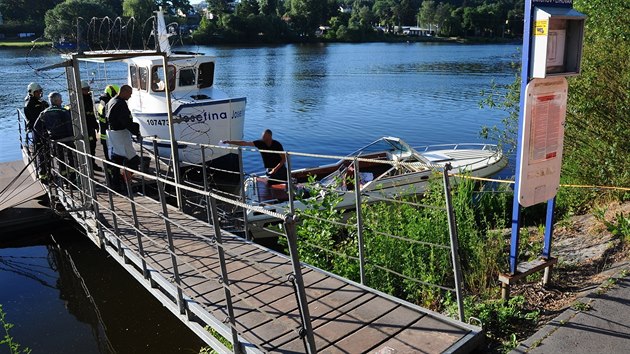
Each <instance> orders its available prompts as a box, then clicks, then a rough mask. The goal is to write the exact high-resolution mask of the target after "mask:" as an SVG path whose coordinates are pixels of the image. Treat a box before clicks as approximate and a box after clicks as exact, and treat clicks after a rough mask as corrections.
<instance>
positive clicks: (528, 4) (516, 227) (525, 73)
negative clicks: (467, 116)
mask: <svg viewBox="0 0 630 354" xmlns="http://www.w3.org/2000/svg"><path fill="white" fill-rule="evenodd" d="M531 10H532V0H525V15H524V19H525V23H524V24H523V50H522V56H521V95H520V96H521V97H520V103H519V107H520V108H519V114H518V138H517V140H516V141H517V143H516V158H517V162H516V170H515V171H514V175H515V181H514V199H513V200H512V236H511V240H510V273H511V274H516V266H517V265H518V243H519V238H520V228H521V223H520V219H521V206H520V204H519V203H518V196H519V193H520V191H519V188H518V185H519V179H520V178H519V175H520V169H521V167H520V164H519V162H518V161H520V160H522V158H521V156H522V154H523V151H522V150H523V148H522V145H523V144H522V143H521V142H522V141H523V131H524V130H525V100H526V97H525V89H526V88H527V83H528V82H529V56H530V48H531V30H532V11H531ZM508 292H509V289H508Z"/></svg>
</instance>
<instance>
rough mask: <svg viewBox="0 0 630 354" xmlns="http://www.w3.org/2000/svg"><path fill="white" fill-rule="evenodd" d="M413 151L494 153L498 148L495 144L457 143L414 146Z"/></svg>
mask: <svg viewBox="0 0 630 354" xmlns="http://www.w3.org/2000/svg"><path fill="white" fill-rule="evenodd" d="M413 149H414V150H416V151H418V152H428V151H435V150H463V149H471V150H491V151H496V150H497V149H498V147H497V145H496V144H486V143H457V144H432V145H422V146H414V147H413Z"/></svg>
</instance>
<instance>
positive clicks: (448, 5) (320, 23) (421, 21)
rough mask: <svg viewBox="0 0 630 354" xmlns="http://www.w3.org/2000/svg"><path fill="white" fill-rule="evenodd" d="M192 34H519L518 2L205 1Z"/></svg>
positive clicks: (275, 37)
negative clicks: (406, 29)
mask: <svg viewBox="0 0 630 354" xmlns="http://www.w3.org/2000/svg"><path fill="white" fill-rule="evenodd" d="M207 3H208V13H209V14H211V15H209V16H207V17H204V18H203V19H202V21H201V25H200V27H199V29H198V30H197V32H196V33H195V37H196V39H197V40H198V41H199V42H202V43H203V42H211V41H213V40H214V41H221V40H223V41H227V42H233V41H237V40H241V41H263V42H264V41H287V40H296V39H302V40H303V39H312V38H314V37H316V36H317V37H321V38H323V39H326V40H337V41H370V40H380V39H384V38H385V37H387V36H393V35H397V34H401V33H402V31H403V26H415V27H421V28H422V29H425V30H427V31H425V33H429V34H431V35H438V36H449V37H450V36H459V37H518V36H520V35H522V27H523V7H524V4H523V0H499V1H488V0H444V1H434V0H424V1H422V0H284V1H283V0H241V1H240V2H239V3H237V4H234V3H233V2H231V1H228V0H207Z"/></svg>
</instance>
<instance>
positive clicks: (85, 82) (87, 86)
mask: <svg viewBox="0 0 630 354" xmlns="http://www.w3.org/2000/svg"><path fill="white" fill-rule="evenodd" d="M81 88H82V89H84V88H88V89H89V88H90V83H89V82H87V81H86V80H81Z"/></svg>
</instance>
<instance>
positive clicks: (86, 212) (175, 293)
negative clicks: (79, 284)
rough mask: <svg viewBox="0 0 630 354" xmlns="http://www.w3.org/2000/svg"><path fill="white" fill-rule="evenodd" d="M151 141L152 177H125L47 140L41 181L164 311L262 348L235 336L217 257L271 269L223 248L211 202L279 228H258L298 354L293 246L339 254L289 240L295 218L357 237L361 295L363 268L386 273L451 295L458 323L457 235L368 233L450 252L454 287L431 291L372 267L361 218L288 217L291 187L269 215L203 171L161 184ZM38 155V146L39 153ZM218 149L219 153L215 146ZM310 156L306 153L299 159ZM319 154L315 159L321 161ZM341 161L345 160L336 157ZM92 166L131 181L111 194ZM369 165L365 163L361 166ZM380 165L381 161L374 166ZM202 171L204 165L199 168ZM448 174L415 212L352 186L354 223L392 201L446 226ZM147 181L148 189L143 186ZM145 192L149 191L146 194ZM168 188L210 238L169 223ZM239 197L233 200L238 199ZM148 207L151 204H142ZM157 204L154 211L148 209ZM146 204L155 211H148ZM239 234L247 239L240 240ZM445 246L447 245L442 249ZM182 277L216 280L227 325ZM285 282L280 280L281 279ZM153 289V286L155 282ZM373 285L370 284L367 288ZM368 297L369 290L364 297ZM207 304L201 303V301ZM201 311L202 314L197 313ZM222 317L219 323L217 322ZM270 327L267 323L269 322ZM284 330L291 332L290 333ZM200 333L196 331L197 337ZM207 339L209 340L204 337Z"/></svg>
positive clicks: (300, 289)
mask: <svg viewBox="0 0 630 354" xmlns="http://www.w3.org/2000/svg"><path fill="white" fill-rule="evenodd" d="M157 143H158V141H157V140H153V147H154V149H153V154H154V156H153V160H154V163H155V166H156V167H155V169H154V170H152V171H151V170H143V169H141V170H133V169H131V168H129V167H127V166H125V165H121V164H116V163H113V162H111V161H106V160H104V159H102V158H99V157H94V156H91V155H89V154H86V153H83V152H81V151H80V150H79V149H76V148H74V147H73V146H72V145H71V144H67V143H62V142H56V141H49V142H47V147H46V148H47V149H48V154H46V156H50V157H49V159H48V161H47V162H46V163H47V164H48V166H50V171H51V173H52V175H53V176H51V177H52V178H51V179H50V180H49V184H48V185H47V186H46V189H47V191H48V193H49V195H50V196H51V200H56V201H58V203H61V204H62V205H63V206H64V207H65V208H66V210H67V212H68V213H69V214H71V215H73V217H74V218H75V220H78V221H79V222H80V223H82V224H83V225H84V226H85V228H86V229H87V230H93V233H92V237H93V240H94V241H95V242H96V243H98V244H100V245H101V246H102V247H111V248H112V249H113V250H115V251H116V252H118V253H119V254H120V255H123V256H124V257H125V259H126V262H135V264H136V267H137V268H138V269H140V270H141V271H142V274H143V277H144V278H145V279H147V281H149V282H150V283H156V282H158V284H159V286H160V289H161V291H164V292H165V295H166V296H167V297H168V298H170V299H172V305H173V306H174V308H175V310H174V311H178V312H179V313H180V314H188V315H189V316H190V317H191V318H195V321H199V322H200V328H203V327H205V326H211V327H212V328H214V329H216V330H217V332H218V333H219V334H220V335H221V336H222V337H225V338H227V339H228V340H229V341H230V342H232V343H236V344H237V346H239V343H240V346H241V347H243V348H246V349H247V348H250V349H251V350H249V349H247V351H248V352H256V349H257V350H258V351H263V350H262V348H256V347H255V345H254V344H252V343H253V342H254V341H255V340H254V339H253V338H251V337H249V336H248V334H247V333H242V332H240V331H238V328H237V326H236V323H235V321H234V316H233V311H234V309H233V307H232V305H231V301H232V299H233V298H234V299H235V300H236V301H243V302H244V303H246V304H248V300H247V296H245V295H244V294H242V293H241V292H239V289H238V288H236V287H234V286H232V285H231V284H230V282H229V278H230V273H229V271H228V270H227V267H225V257H236V258H237V259H242V260H243V261H244V262H249V263H252V264H253V265H254V266H255V268H256V269H259V270H260V271H261V272H266V273H268V274H274V275H275V276H278V274H275V273H274V272H275V271H274V269H267V268H266V267H267V266H265V265H264V264H259V263H256V261H255V260H251V259H247V257H245V256H244V255H241V254H238V253H237V252H236V253H235V251H234V250H233V249H231V248H228V247H226V245H225V244H224V243H223V240H224V239H234V238H235V237H238V236H236V235H234V234H231V233H226V232H225V231H223V229H222V227H221V220H220V218H221V215H220V212H219V208H218V206H217V204H218V203H224V204H226V205H231V206H232V207H233V208H238V209H242V210H243V215H244V218H245V221H247V219H246V216H245V215H246V214H247V213H248V212H249V213H252V214H258V215H266V216H267V217H269V220H271V224H274V223H275V224H280V225H281V227H279V228H278V227H273V226H269V225H266V226H264V229H265V231H267V232H270V233H273V234H274V235H276V236H277V237H282V238H284V239H285V240H286V244H287V247H288V248H287V250H288V257H289V259H290V260H291V264H292V273H291V277H290V279H291V282H292V284H293V285H294V290H295V294H296V299H297V300H296V301H297V305H296V306H298V308H299V311H300V314H301V316H300V318H301V327H300V328H299V329H297V331H298V332H299V333H301V335H303V336H304V343H305V351H308V352H315V350H314V348H315V347H314V346H315V342H314V339H313V331H312V326H311V323H310V316H309V308H308V302H307V301H306V298H305V297H306V295H305V294H306V292H305V288H304V284H303V281H302V280H301V267H302V264H301V263H300V258H299V254H298V247H314V248H321V249H322V251H323V252H326V253H330V254H339V252H337V251H335V250H334V249H329V248H326V247H325V246H324V245H318V244H312V243H309V242H308V240H303V239H300V240H298V238H297V233H296V227H297V223H298V216H299V218H304V219H306V218H311V219H319V220H320V221H321V222H329V223H335V224H338V225H339V226H343V227H345V228H347V229H348V230H352V232H350V233H349V234H350V235H355V237H357V238H358V242H357V247H358V249H357V252H356V255H357V256H353V255H346V254H344V256H347V258H348V261H352V262H358V263H359V265H360V267H359V274H358V275H357V279H359V282H360V283H361V284H362V286H365V287H366V289H370V288H369V287H368V286H369V285H370V284H367V278H366V269H368V268H369V269H373V270H374V271H383V272H387V273H389V274H390V275H391V276H396V277H401V279H404V281H406V282H413V283H416V284H419V286H422V287H429V288H434V289H437V290H438V291H444V292H454V293H455V294H456V296H457V299H458V305H459V316H460V319H463V306H462V303H461V272H460V271H459V259H458V258H457V235H456V228H455V227H451V228H450V229H451V232H450V242H448V241H446V240H445V242H444V243H436V242H430V241H422V240H418V239H415V238H413V237H410V236H409V235H404V234H399V235H396V234H393V233H389V232H383V231H382V230H371V232H374V233H375V234H377V235H379V237H386V238H390V239H395V240H397V241H401V242H402V241H404V242H408V243H409V244H411V245H419V246H422V247H425V246H426V247H432V248H436V249H444V251H446V252H450V257H451V259H452V266H453V272H454V273H453V277H452V278H450V279H455V281H454V285H444V284H435V283H433V282H430V281H426V280H423V279H422V278H419V277H416V276H413V275H409V274H404V273H403V272H402V271H399V270H397V269H393V268H391V267H390V266H385V265H381V264H379V262H378V261H377V260H373V259H371V258H370V257H369V256H368V255H366V253H365V251H364V248H365V243H364V240H363V236H362V235H363V233H364V232H365V230H366V227H367V226H366V225H365V224H364V222H363V219H362V218H361V217H357V218H356V220H355V221H350V220H346V221H335V220H327V219H326V218H320V217H318V216H317V215H313V214H312V213H311V214H308V213H301V212H300V211H296V209H295V207H294V202H295V195H293V194H294V189H293V188H292V187H293V186H292V181H291V179H289V181H287V183H288V188H287V192H288V194H289V206H288V207H287V208H285V209H282V210H278V209H269V208H266V207H264V206H259V205H253V204H251V203H249V201H247V200H245V199H242V198H237V197H234V196H229V195H226V194H224V193H221V192H220V191H218V190H217V189H216V187H215V186H210V184H209V183H208V178H207V177H208V176H207V173H208V171H207V169H205V168H202V173H203V177H204V178H203V181H204V182H203V186H199V185H194V184H178V183H175V182H174V181H173V180H172V179H171V178H168V177H167V174H166V173H165V171H164V170H163V168H162V167H161V166H160V164H159V163H158V162H157V161H160V158H159V156H157ZM199 146H200V148H203V149H205V148H206V147H209V146H211V145H208V146H205V145H204V144H199ZM42 148H43V147H42ZM222 148H225V147H222ZM232 149H236V150H237V152H239V156H240V158H241V161H242V153H243V151H244V150H246V149H243V148H238V147H237V148H232ZM251 151H256V152H257V151H258V150H257V149H251ZM298 154H301V153H287V159H288V161H287V162H288V164H287V165H288V171H289V173H290V172H291V157H292V156H294V155H298ZM302 155H312V154H302ZM321 156H323V155H318V157H321ZM328 157H329V158H334V159H338V160H339V159H341V158H342V157H340V156H328ZM343 158H345V157H343ZM92 159H94V160H95V161H97V162H98V163H99V164H101V165H102V167H103V170H105V171H107V170H111V169H115V168H117V169H120V170H121V171H122V175H123V176H132V177H130V178H127V179H126V181H125V186H124V187H126V188H124V187H123V189H115V188H112V184H111V183H112V181H111V178H110V175H109V174H104V176H102V174H98V176H101V177H98V176H97V175H95V174H94V171H93V170H92V167H91V166H92V164H91V161H92ZM359 160H360V159H359V158H354V159H353V161H352V163H354V164H355V166H357V168H356V169H355V176H354V181H360V176H359V173H360V172H359V168H358V166H359V165H358V162H359ZM367 160H368V161H371V160H370V159H367ZM375 161H378V162H383V161H381V160H375ZM202 165H205V164H202ZM448 176H449V175H448V169H444V171H443V181H444V184H445V195H446V196H447V197H446V199H445V205H444V206H443V207H436V206H431V205H423V204H421V203H419V202H415V201H410V200H397V199H396V198H394V197H388V196H384V195H380V194H378V193H372V192H370V193H362V192H361V191H360V189H359V188H360V187H359V183H354V185H355V187H354V188H355V189H354V197H355V205H354V208H355V209H356V213H357V214H356V215H358V216H360V215H362V213H361V206H362V205H363V204H364V203H366V202H367V201H369V200H380V201H385V202H400V203H405V204H411V205H413V206H415V207H417V208H437V209H439V210H440V211H441V212H444V213H445V214H446V215H447V217H448V220H449V223H451V222H452V223H454V214H453V211H452V203H451V202H450V199H449V198H450V197H449V196H450V187H449V178H448ZM149 182H150V183H149ZM149 185H151V186H153V187H149ZM168 189H179V190H181V191H183V192H186V193H188V195H191V196H197V197H199V199H200V200H201V201H202V203H200V204H199V207H204V209H205V215H203V216H202V217H200V219H201V221H202V222H204V223H206V225H208V227H210V228H211V229H212V230H213V233H212V234H210V235H207V236H204V235H200V234H199V231H198V230H194V229H192V228H191V227H190V226H189V223H187V222H183V221H182V220H181V219H175V218H172V217H170V216H169V211H171V210H173V209H172V206H170V205H169V204H168V203H169V202H171V203H172V202H173V200H175V199H174V198H169V196H168V195H167V194H166V191H167V190H168ZM238 196H239V197H240V196H241V195H238ZM149 200H153V202H149ZM155 202H157V204H155ZM151 205H157V206H159V207H157V208H158V209H159V210H156V207H151ZM152 223H153V224H155V223H161V225H162V227H161V228H159V231H157V233H156V231H149V230H152V229H153V230H155V225H153V228H151V227H150V225H151V224H152ZM245 235H249V233H246V234H245ZM179 237H197V238H202V239H204V240H205V242H207V243H208V246H209V247H213V248H214V249H216V252H217V254H218V255H219V259H220V265H221V274H220V276H219V279H217V276H216V274H214V273H212V274H211V273H209V271H208V270H201V269H196V268H195V266H194V262H193V261H191V260H190V258H189V257H188V255H187V253H186V251H185V250H182V249H178V248H177V247H176V246H175V244H174V240H175V239H177V238H179ZM164 240H166V241H167V247H166V249H164V244H163V243H160V242H166V241H164ZM449 243H450V244H449ZM155 248H161V249H163V251H165V252H166V254H167V255H168V256H170V259H171V261H170V265H169V266H168V267H167V268H160V267H164V264H163V262H162V263H161V264H157V263H156V261H155V259H152V258H151V257H150V256H149V253H148V252H146V250H147V249H155ZM182 271H187V272H193V273H195V274H197V275H198V276H199V277H201V278H203V279H207V280H208V281H219V282H220V284H221V286H222V287H223V288H224V290H225V301H226V304H227V305H226V306H227V310H228V312H229V315H228V320H227V322H225V323H222V321H220V320H217V319H218V318H221V319H222V318H224V315H221V314H219V313H213V312H212V311H210V310H208V311H210V314H209V315H208V314H207V313H205V312H203V311H206V310H207V309H205V310H204V309H203V308H202V307H203V306H202V305H201V304H203V303H204V301H205V300H204V299H203V298H202V297H200V296H199V295H195V293H190V292H189V291H187V285H186V284H185V283H183V282H182V280H181V279H180V277H179V274H180V272H182ZM153 274H158V275H160V276H161V277H162V278H160V279H169V281H168V282H167V283H164V281H163V280H158V279H157V278H154V276H153ZM282 277H283V278H285V279H286V274H283V275H282ZM160 282H161V283H160ZM372 285H373V286H377V284H372ZM370 291H371V290H370ZM206 302H207V301H206ZM252 308H254V309H255V310H257V311H259V312H260V313H261V314H262V315H263V316H267V315H269V314H268V313H265V311H264V310H262V309H260V308H259V307H258V306H256V305H252ZM202 310H203V311H202ZM222 316H223V317H222ZM272 320H273V318H272ZM292 330H296V329H295V328H292ZM200 332H204V331H202V330H200ZM205 332H206V334H207V336H206V337H203V336H202V338H204V340H206V342H207V343H209V344H210V345H211V346H213V348H215V349H216V348H219V350H218V351H219V352H226V351H227V349H226V348H225V346H222V345H220V344H217V341H216V340H215V339H213V337H212V336H211V335H210V334H208V333H207V331H205ZM211 337H212V338H211Z"/></svg>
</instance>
